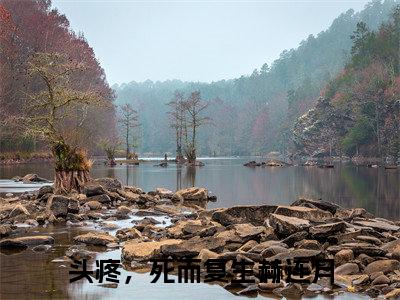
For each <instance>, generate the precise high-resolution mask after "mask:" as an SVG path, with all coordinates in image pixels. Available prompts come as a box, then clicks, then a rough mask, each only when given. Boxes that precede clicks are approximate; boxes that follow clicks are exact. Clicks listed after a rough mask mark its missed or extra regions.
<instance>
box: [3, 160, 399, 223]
mask: <svg viewBox="0 0 400 300" xmlns="http://www.w3.org/2000/svg"><path fill="white" fill-rule="evenodd" d="M253 159H255V160H257V158H254V157H244V158H212V159H210V158H202V159H201V160H202V161H203V162H205V164H206V165H205V166H204V167H198V168H196V169H193V168H189V169H188V168H186V167H177V166H176V165H175V164H170V165H169V166H168V167H166V168H163V167H154V164H155V163H154V162H145V163H141V164H140V165H139V166H133V165H117V166H115V167H107V166H104V165H94V167H93V170H92V176H93V177H116V178H119V179H120V180H121V181H122V182H123V184H125V185H136V186H139V187H141V188H142V189H144V190H145V191H150V190H153V189H155V188H156V187H166V188H168V189H171V190H177V189H180V188H185V187H189V186H200V187H206V188H208V189H209V190H210V191H211V192H212V193H213V194H215V195H216V196H217V197H218V201H217V202H215V203H210V204H209V208H213V207H228V206H233V205H240V204H290V203H292V202H293V201H295V200H296V199H297V198H298V197H309V198H320V199H322V200H326V201H331V202H335V203H337V204H339V205H342V206H344V207H363V208H365V209H366V210H368V211H369V212H371V213H373V214H375V215H377V216H380V217H383V218H389V219H398V218H399V217H400V171H399V169H394V170H385V169H383V168H367V167H361V166H359V167H358V166H354V165H352V164H336V165H335V168H333V169H321V168H317V167H301V166H298V167H285V168H269V167H256V168H249V167H244V166H243V164H244V163H245V162H247V161H249V160H253ZM27 173H37V174H38V175H39V176H42V177H45V178H49V179H51V178H53V176H54V171H53V169H52V166H51V165H50V164H46V163H35V164H24V165H22V164H21V165H13V166H0V179H10V178H12V177H13V176H16V175H20V176H21V175H25V174H27ZM4 191H5V189H2V188H1V187H0V192H4ZM14 192H15V190H14Z"/></svg>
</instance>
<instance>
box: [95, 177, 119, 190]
mask: <svg viewBox="0 0 400 300" xmlns="http://www.w3.org/2000/svg"><path fill="white" fill-rule="evenodd" d="M93 182H94V183H97V184H100V185H101V186H102V187H103V188H104V189H105V190H107V191H109V192H116V191H117V190H119V189H121V188H122V183H121V181H119V180H118V179H117V178H109V177H105V178H96V179H94V180H93Z"/></svg>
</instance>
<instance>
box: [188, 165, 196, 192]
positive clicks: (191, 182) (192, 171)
mask: <svg viewBox="0 0 400 300" xmlns="http://www.w3.org/2000/svg"><path fill="white" fill-rule="evenodd" d="M195 182H196V167H194V166H188V167H186V172H185V186H186V187H194V186H195Z"/></svg>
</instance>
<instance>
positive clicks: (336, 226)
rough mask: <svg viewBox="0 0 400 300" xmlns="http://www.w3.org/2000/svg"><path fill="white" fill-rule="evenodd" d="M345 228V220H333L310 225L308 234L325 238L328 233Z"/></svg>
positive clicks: (341, 230)
mask: <svg viewBox="0 0 400 300" xmlns="http://www.w3.org/2000/svg"><path fill="white" fill-rule="evenodd" d="M345 229H346V223H345V222H335V223H328V224H322V225H317V226H312V227H310V229H309V232H310V234H311V235H312V236H313V237H314V238H316V239H318V238H326V237H328V236H330V235H334V234H337V233H338V232H343V231H344V230H345Z"/></svg>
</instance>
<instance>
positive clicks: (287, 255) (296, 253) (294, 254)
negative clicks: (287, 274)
mask: <svg viewBox="0 0 400 300" xmlns="http://www.w3.org/2000/svg"><path fill="white" fill-rule="evenodd" d="M320 254H321V251H319V250H307V249H294V250H289V249H288V250H287V251H286V252H282V253H278V254H276V255H274V256H271V257H269V258H268V260H270V261H272V260H275V259H278V260H282V261H283V260H286V259H294V258H296V259H297V258H313V257H317V256H318V255H320Z"/></svg>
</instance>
